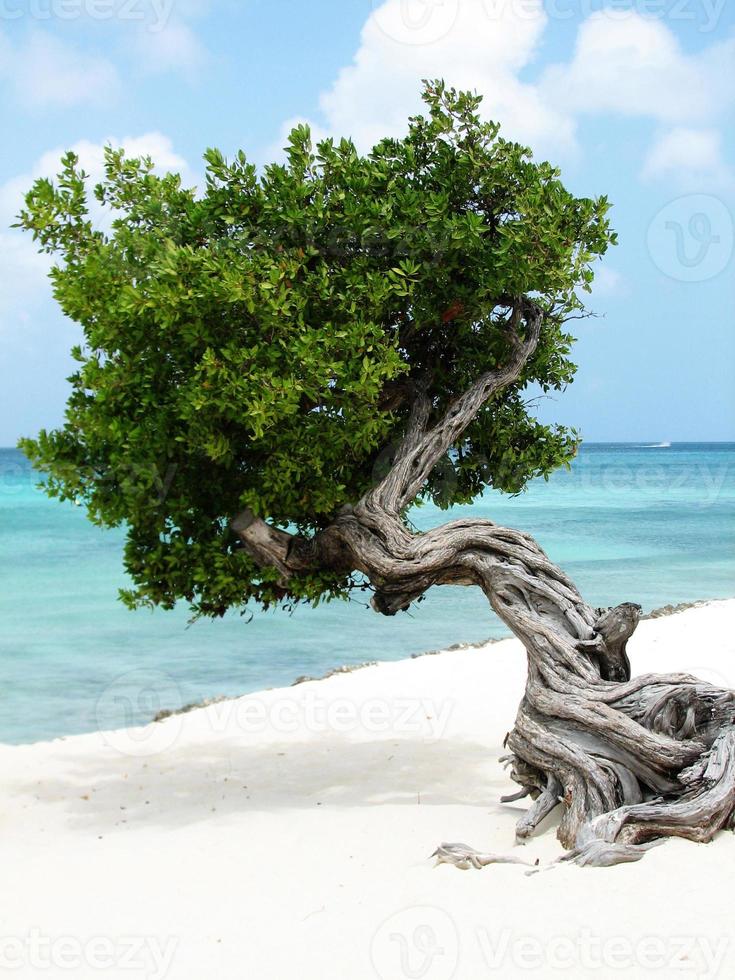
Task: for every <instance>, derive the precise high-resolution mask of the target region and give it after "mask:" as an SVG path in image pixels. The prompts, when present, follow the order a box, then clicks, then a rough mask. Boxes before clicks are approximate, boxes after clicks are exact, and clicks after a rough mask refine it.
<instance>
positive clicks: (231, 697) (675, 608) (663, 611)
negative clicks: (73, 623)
mask: <svg viewBox="0 0 735 980" xmlns="http://www.w3.org/2000/svg"><path fill="white" fill-rule="evenodd" d="M731 598H732V599H734V600H735V596H732V597H727V598H725V599H693V600H691V601H689V602H678V603H668V604H666V605H664V606H658V607H657V608H656V609H652V610H651V611H650V612H648V613H644V614H643V615H642V616H641V622H644V621H646V620H649V619H661V618H662V617H664V616H674V615H676V614H677V613H681V612H685V611H686V610H687V609H697V608H699V607H700V606H707V605H709V604H710V603H713V602H729V601H730V599H731ZM512 637H513V634H512V633H511V632H510V630H508V633H507V636H499V637H488V638H487V639H486V640H478V641H477V642H468V643H452V644H450V645H449V646H447V647H442V648H439V649H437V650H424V651H422V652H421V653H412V654H409V656H408V657H402V658H400V660H366V661H364V662H363V663H359V664H341V665H339V666H337V667H330V668H329V670H327V671H326V673H324V674H319V675H318V676H311V675H309V674H302V675H300V676H299V677H297V678H296V679H295V680H293V681H291V683H290V684H289V685H288V686H289V687H298V685H299V684H308V683H312V682H315V681H326V680H328V679H329V678H330V677H334V676H335V674H352V673H354V672H355V671H360V670H364V669H365V668H366V667H377V666H379V665H380V664H385V663H401V661H403V660H418V659H419V658H421V657H436V656H439V655H441V654H443V653H453V652H454V651H455V650H481V649H483V648H484V647H488V646H491V645H492V644H495V643H502V642H503V641H504V640H509V639H512ZM261 690H262V691H273V690H278V688H273V687H266V688H262V689H261ZM257 693H258V692H257V691H254V692H249V693H246V694H215V695H212V696H211V697H207V698H202V699H201V700H200V701H192V702H190V703H188V704H184V705H182V706H181V707H180V708H162V709H161V710H160V711H158V712H156V714H155V715H154V716H153V717H152V718H151V719H150V721H151V722H160V721H164V720H165V719H166V718H170V717H172V716H173V715H184V714H188V713H189V712H190V711H196V710H197V709H199V708H208V707H210V705H213V704H222V702H224V701H237V700H238V699H239V698H242V697H249V696H252V694H257ZM59 737H60V738H72V737H73V736H70V735H66V736H59ZM25 744H35V743H25Z"/></svg>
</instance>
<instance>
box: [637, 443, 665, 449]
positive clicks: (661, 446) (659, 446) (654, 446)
mask: <svg viewBox="0 0 735 980" xmlns="http://www.w3.org/2000/svg"><path fill="white" fill-rule="evenodd" d="M642 448H643V449H671V443H670V442H654V443H653V444H652V445H650V446H643V447H642Z"/></svg>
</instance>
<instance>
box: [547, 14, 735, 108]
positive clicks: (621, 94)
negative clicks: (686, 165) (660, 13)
mask: <svg viewBox="0 0 735 980" xmlns="http://www.w3.org/2000/svg"><path fill="white" fill-rule="evenodd" d="M542 85H543V88H544V90H545V92H546V94H547V97H548V98H550V99H551V100H552V101H553V102H554V104H556V105H564V106H566V107H567V108H568V110H569V111H570V112H574V113H596V114H599V113H604V112H611V113H618V114H621V115H625V116H648V117H651V118H653V119H657V120H660V121H662V122H669V123H686V122H700V121H702V120H707V119H710V118H713V117H716V116H717V115H718V114H720V113H722V112H723V111H725V110H726V109H727V108H729V107H730V106H732V105H733V103H735V40H730V41H725V42H718V43H715V44H713V45H711V46H710V47H709V48H707V49H705V50H704V51H703V52H701V53H700V54H697V55H688V54H685V53H684V52H683V51H682V49H681V46H680V45H679V43H678V41H677V39H676V37H675V35H674V34H673V33H672V32H671V30H670V29H669V28H668V27H667V26H666V25H665V24H664V23H662V22H661V21H659V20H653V19H650V18H646V17H642V16H641V15H640V14H636V13H631V12H629V11H628V12H621V13H616V12H614V11H611V10H606V11H601V12H599V13H595V14H593V15H591V16H590V17H588V18H587V20H586V21H584V23H583V24H582V25H581V27H580V28H579V32H578V34H577V41H576V47H575V52H574V56H573V58H572V60H571V62H570V63H569V64H566V65H556V66H554V67H552V68H550V69H548V70H547V71H546V72H545V73H544V76H543V78H542Z"/></svg>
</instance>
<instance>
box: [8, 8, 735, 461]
mask: <svg viewBox="0 0 735 980" xmlns="http://www.w3.org/2000/svg"><path fill="white" fill-rule="evenodd" d="M734 7H735V4H732V3H730V4H727V3H726V2H725V0H637V2H621V0H612V2H608V3H607V4H605V3H599V2H595V0H547V2H545V3H542V2H541V0H387V2H381V0H351V2H349V3H345V2H344V0H341V2H336V0H311V2H308V3H307V2H305V0H298V2H297V0H240V2H236V0H219V2H218V0H0V90H1V93H0V116H1V117H2V132H3V134H4V135H5V139H4V140H3V144H4V145H3V154H2V161H1V164H0V225H2V227H0V251H1V252H2V261H1V262H0V392H1V395H0V398H1V403H0V404H1V406H2V412H1V413H0V445H11V444H13V443H14V442H15V441H16V439H17V438H18V436H20V435H21V434H23V435H30V434H34V433H35V432H36V431H37V430H38V428H40V427H41V426H46V427H49V426H54V425H56V424H58V423H59V422H60V421H61V418H62V414H63V406H64V400H65V394H66V384H65V381H64V379H65V376H66V375H67V374H68V373H69V371H70V369H71V362H70V359H69V356H68V350H69V348H70V347H71V345H72V344H73V343H75V342H76V341H77V339H78V332H77V328H76V326H75V325H74V324H71V323H68V322H66V321H64V319H63V318H62V317H61V315H60V314H59V313H58V312H57V311H56V310H55V309H54V306H53V302H52V300H51V298H50V290H49V287H48V285H47V283H46V281H45V273H46V260H45V259H43V258H40V257H38V256H36V255H35V253H34V250H33V246H32V243H31V242H30V240H28V239H27V236H21V235H20V233H18V232H16V231H11V230H10V229H9V228H8V225H9V224H10V223H11V221H12V220H13V215H14V214H15V213H16V212H17V210H18V207H19V205H20V199H21V194H22V191H23V190H25V189H27V187H28V186H29V185H30V183H31V181H32V179H33V177H34V176H37V175H39V174H50V173H53V172H54V168H55V165H56V162H57V160H58V157H59V155H60V153H61V152H62V151H63V150H64V149H66V148H69V147H74V148H76V149H77V150H78V152H79V153H80V155H81V156H82V159H83V161H84V162H85V164H86V166H87V169H88V170H90V171H91V172H92V173H94V172H95V170H96V169H98V168H99V162H100V158H101V147H102V146H103V145H104V143H106V142H110V141H111V142H114V143H122V144H123V145H125V146H126V147H128V148H129V150H130V152H133V153H135V152H150V153H151V154H152V155H153V156H154V158H155V159H156V160H157V161H158V163H159V165H160V166H161V168H173V169H179V170H182V171H183V172H184V174H185V177H186V178H187V179H188V180H191V181H192V182H196V181H197V179H198V175H199V174H200V173H201V165H200V160H201V153H202V151H203V150H204V149H205V148H206V147H207V146H213V145H214V146H218V147H219V148H220V149H222V150H223V151H224V152H225V153H227V154H231V153H233V152H234V151H235V150H237V149H239V148H243V149H245V151H246V152H247V153H248V155H249V156H251V158H252V159H254V160H256V161H257V162H261V163H262V162H263V161H265V160H267V159H268V158H270V157H272V156H274V155H278V153H279V152H280V151H279V148H280V147H281V146H282V144H283V134H284V133H285V132H286V131H287V129H288V127H289V125H290V124H291V123H292V122H294V121H296V120H299V121H300V120H309V121H310V122H311V123H312V125H313V127H314V129H315V130H316V131H317V132H318V133H337V134H339V135H351V136H353V137H354V139H355V140H356V142H357V143H358V145H360V146H361V148H367V147H369V146H370V145H371V142H372V141H373V140H374V139H375V138H377V137H378V136H380V135H383V134H385V133H399V132H400V131H401V129H402V127H403V125H404V122H405V118H406V116H407V115H408V114H410V113H411V112H413V111H414V110H415V109H416V108H417V104H418V91H419V80H420V79H421V78H422V77H427V76H428V77H435V76H443V77H444V78H445V80H446V81H447V82H448V83H450V84H453V85H455V86H457V87H461V88H476V89H478V90H479V91H480V92H482V93H483V94H484V95H485V104H484V111H485V113H486V114H487V115H488V116H491V117H493V118H495V119H497V120H499V121H500V122H501V123H502V125H503V129H504V132H505V134H506V135H508V136H511V137H513V138H518V139H522V140H523V141H525V142H527V143H529V145H531V146H532V148H533V149H534V152H535V153H536V155H537V156H539V157H546V158H548V159H551V160H552V161H554V162H555V163H557V164H559V165H560V166H561V167H562V170H563V174H564V177H565V180H566V182H567V183H568V185H569V186H570V187H571V188H572V189H573V190H574V191H575V192H577V193H580V194H581V193H584V194H590V195H594V194H601V193H605V194H608V196H609V197H610V198H611V200H612V201H613V203H614V209H613V222H614V225H615V227H616V229H617V230H618V232H619V235H620V245H619V246H618V248H616V249H614V250H613V251H612V252H611V253H609V254H608V256H607V257H606V259H605V261H604V264H603V266H602V267H601V271H600V273H599V277H598V282H597V285H596V287H595V291H594V294H593V297H592V299H591V306H592V308H593V309H594V310H595V311H596V313H597V314H598V316H597V317H595V318H594V319H589V320H586V321H583V322H581V323H579V324H576V326H577V334H578V336H579V342H578V345H577V348H576V360H577V362H578V363H579V365H580V371H579V374H578V377H577V380H576V381H575V383H574V385H572V386H571V387H570V389H569V390H568V391H567V392H565V393H564V394H563V395H561V396H558V397H557V399H556V400H555V401H554V402H546V403H544V404H543V406H542V408H541V412H542V415H543V417H544V418H545V419H548V420H557V421H563V422H566V423H569V424H574V425H577V426H578V427H580V428H581V430H582V433H583V435H584V436H585V438H587V439H590V440H632V441H635V440H659V439H671V440H700V439H701V440H704V439H735V331H734V330H733V326H734V323H733V308H734V305H735V304H734V303H733V300H734V299H735V296H734V295H733V293H734V292H735V290H734V288H733V271H734V269H735V259H734V257H733V214H734V213H735V145H734V144H735V140H734V138H733V125H732V124H733V115H734V111H733V110H734V107H735V10H734V9H733V8H734Z"/></svg>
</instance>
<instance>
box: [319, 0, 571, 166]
mask: <svg viewBox="0 0 735 980" xmlns="http://www.w3.org/2000/svg"><path fill="white" fill-rule="evenodd" d="M515 6H516V5H514V4H508V3H494V4H493V3H488V2H486V0H445V2H444V3H443V4H428V5H427V4H425V3H422V2H420V0H386V2H385V3H383V4H382V5H380V6H379V7H377V8H376V9H375V10H373V12H372V13H371V14H370V16H369V17H368V19H367V21H366V23H365V25H364V26H363V29H362V33H361V40H360V46H359V48H358V50H357V52H356V54H355V57H354V59H353V62H352V64H350V65H348V66H347V67H345V68H343V69H342V70H341V71H340V72H339V74H338V76H337V78H336V80H335V82H334V84H333V85H332V86H331V88H330V89H329V90H328V91H326V92H324V93H323V94H322V96H321V99H320V108H321V111H322V115H323V117H324V128H325V129H326V130H327V131H329V132H330V133H332V134H335V135H340V136H343V135H351V136H352V138H353V139H354V140H355V142H356V143H357V145H358V146H359V147H360V148H361V149H367V148H369V147H370V146H372V145H373V144H374V143H375V142H377V140H379V139H381V138H382V137H384V136H386V135H398V134H400V133H402V132H403V131H404V130H405V126H406V118H407V116H408V115H409V114H411V113H412V112H414V111H416V110H418V109H419V108H420V105H421V102H420V96H419V90H420V87H421V79H422V78H436V77H443V78H444V79H445V80H446V81H447V83H448V84H451V85H453V86H455V87H457V88H463V89H477V90H478V91H479V92H481V93H482V94H483V95H484V97H485V100H484V105H483V110H484V113H485V115H486V116H489V117H491V118H496V119H498V120H499V121H501V122H502V123H503V133H504V135H505V136H507V137H511V138H514V139H519V140H521V141H523V142H530V143H531V144H532V145H533V146H534V147H535V148H537V149H541V150H542V151H543V152H547V151H551V150H557V151H563V150H567V151H568V150H570V149H571V148H572V147H573V145H574V124H573V121H572V120H571V119H570V118H569V117H568V115H567V114H566V113H565V112H564V111H563V110H562V111H557V110H555V109H554V108H553V107H552V106H550V105H549V104H548V102H547V101H546V100H545V98H544V96H543V93H542V92H541V91H540V90H539V89H538V88H537V87H535V86H533V85H530V84H526V83H524V82H521V81H520V80H519V78H518V74H519V72H520V71H521V70H522V69H523V68H525V67H526V66H527V65H529V64H530V63H531V62H532V60H533V58H534V56H535V53H536V49H537V46H538V43H539V41H540V38H541V36H542V34H543V31H544V27H545V25H546V22H547V17H546V15H545V13H544V11H543V4H542V2H541V0H527V2H526V3H525V4H524V5H523V10H524V13H523V16H518V14H517V12H516V10H515ZM414 7H415V8H416V9H415V10H414V9H413V8H414ZM422 11H423V12H424V13H425V15H426V18H427V19H422V18H421V17H420V16H419V14H420V13H421V12H422ZM412 15H414V16H415V17H416V19H415V20H413V21H412V20H410V17H411V16H412ZM430 17H438V18H439V20H438V21H431V20H430V19H428V18H430ZM414 42H419V43H414Z"/></svg>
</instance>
